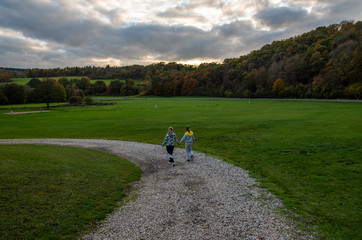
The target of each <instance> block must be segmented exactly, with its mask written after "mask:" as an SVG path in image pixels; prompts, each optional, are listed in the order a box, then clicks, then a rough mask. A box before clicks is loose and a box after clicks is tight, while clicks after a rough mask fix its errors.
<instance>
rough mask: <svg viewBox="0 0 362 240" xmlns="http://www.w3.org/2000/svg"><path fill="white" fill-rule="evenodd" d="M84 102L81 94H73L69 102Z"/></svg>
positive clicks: (77, 103)
mask: <svg viewBox="0 0 362 240" xmlns="http://www.w3.org/2000/svg"><path fill="white" fill-rule="evenodd" d="M81 102H82V98H81V97H80V96H72V97H70V99H69V103H70V104H72V105H79V104H81Z"/></svg>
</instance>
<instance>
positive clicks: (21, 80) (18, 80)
mask: <svg viewBox="0 0 362 240" xmlns="http://www.w3.org/2000/svg"><path fill="white" fill-rule="evenodd" d="M49 78H53V79H55V80H58V79H59V78H62V77H49ZM65 78H67V79H68V80H71V79H81V78H82V77H81V76H73V77H72V76H70V77H65ZM31 79H33V78H12V79H11V80H12V82H11V83H16V84H19V85H25V84H27V83H28V82H29V81H30V80H31ZM38 79H40V80H42V79H46V78H38ZM113 80H114V79H91V83H95V82H96V81H104V82H105V83H106V85H107V86H108V85H109V84H110V82H111V81H113ZM120 81H121V82H126V79H123V80H120ZM137 81H139V80H135V82H137ZM4 84H6V83H4Z"/></svg>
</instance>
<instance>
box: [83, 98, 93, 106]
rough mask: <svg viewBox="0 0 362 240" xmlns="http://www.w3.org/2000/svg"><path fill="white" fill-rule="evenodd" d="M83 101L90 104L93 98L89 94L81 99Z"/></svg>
mask: <svg viewBox="0 0 362 240" xmlns="http://www.w3.org/2000/svg"><path fill="white" fill-rule="evenodd" d="M83 102H84V103H85V104H87V105H90V104H92V103H93V99H92V98H91V97H89V96H86V97H85V98H84V99H83Z"/></svg>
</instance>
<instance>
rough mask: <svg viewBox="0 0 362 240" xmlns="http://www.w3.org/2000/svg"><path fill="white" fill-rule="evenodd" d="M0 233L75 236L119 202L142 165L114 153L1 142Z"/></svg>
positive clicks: (7, 235)
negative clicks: (6, 144)
mask: <svg viewBox="0 0 362 240" xmlns="http://www.w3.org/2000/svg"><path fill="white" fill-rule="evenodd" d="M0 172H1V174H0V182H1V195H0V205H1V212H0V239H73V238H74V237H75V236H77V235H78V234H79V233H80V230H82V231H85V230H86V229H89V228H91V227H92V224H93V225H94V224H95V223H96V222H97V221H99V220H101V219H104V218H105V217H106V215H107V214H108V213H110V212H112V211H113V210H114V209H115V208H116V207H117V201H120V200H121V199H122V198H123V197H124V196H125V194H124V192H125V191H126V189H127V188H128V187H129V183H130V182H132V181H136V180H138V179H139V178H140V175H141V173H140V169H139V168H136V167H135V166H134V164H132V163H130V162H128V161H126V160H124V159H121V158H118V157H116V156H113V155H110V154H106V153H102V152H98V151H93V150H86V149H77V148H69V147H55V146H29V145H24V146H21V145H20V146H1V145H0Z"/></svg>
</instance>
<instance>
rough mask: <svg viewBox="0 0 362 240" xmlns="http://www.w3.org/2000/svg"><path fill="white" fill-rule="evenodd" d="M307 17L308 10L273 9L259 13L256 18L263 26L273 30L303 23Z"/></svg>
mask: <svg viewBox="0 0 362 240" xmlns="http://www.w3.org/2000/svg"><path fill="white" fill-rule="evenodd" d="M307 15H308V12H307V10H305V9H302V8H291V7H271V8H267V9H264V10H262V11H260V12H258V13H257V14H255V15H254V17H255V18H256V19H257V20H259V21H260V22H261V23H262V24H264V25H266V26H268V27H271V28H273V29H278V28H283V27H285V26H287V25H290V24H292V23H294V22H298V21H301V20H303V19H305V18H306V17H307Z"/></svg>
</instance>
